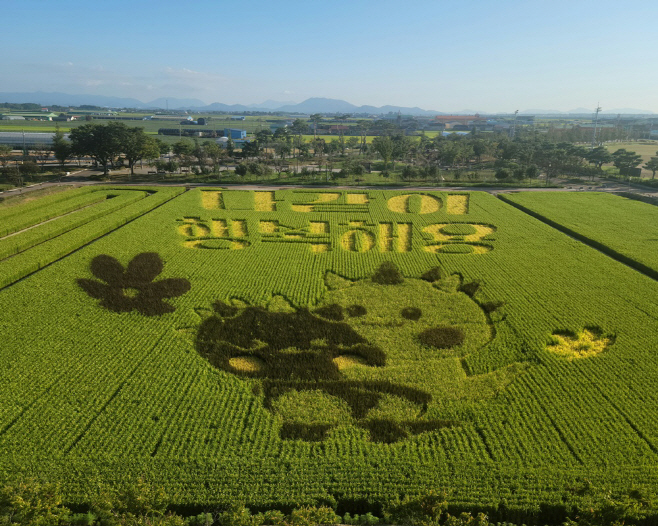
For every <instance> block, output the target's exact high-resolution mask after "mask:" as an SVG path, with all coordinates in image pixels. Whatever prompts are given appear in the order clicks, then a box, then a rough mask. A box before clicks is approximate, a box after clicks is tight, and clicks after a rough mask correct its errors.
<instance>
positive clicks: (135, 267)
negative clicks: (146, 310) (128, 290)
mask: <svg viewBox="0 0 658 526" xmlns="http://www.w3.org/2000/svg"><path fill="white" fill-rule="evenodd" d="M163 266H164V265H163V263H162V259H160V256H159V255H158V254H156V253H155V252H143V253H142V254H137V255H136V256H135V257H134V258H133V259H132V261H131V262H130V263H128V270H127V271H126V280H127V281H126V284H127V285H128V286H134V285H135V284H140V283H141V284H144V283H149V282H151V281H153V280H154V279H155V277H156V276H157V275H158V274H160V272H162V268H163Z"/></svg>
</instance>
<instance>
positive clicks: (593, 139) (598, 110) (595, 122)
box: [592, 102, 601, 148]
mask: <svg viewBox="0 0 658 526" xmlns="http://www.w3.org/2000/svg"><path fill="white" fill-rule="evenodd" d="M600 111H601V106H599V103H598V102H597V103H596V116H595V118H594V133H593V134H592V148H596V127H597V125H598V123H599V112H600Z"/></svg>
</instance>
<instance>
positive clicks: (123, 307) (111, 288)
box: [77, 252, 190, 316]
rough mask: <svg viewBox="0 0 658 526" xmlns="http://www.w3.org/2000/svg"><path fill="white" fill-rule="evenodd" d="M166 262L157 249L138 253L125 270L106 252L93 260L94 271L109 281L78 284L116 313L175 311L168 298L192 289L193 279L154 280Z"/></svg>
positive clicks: (86, 280) (80, 281)
mask: <svg viewBox="0 0 658 526" xmlns="http://www.w3.org/2000/svg"><path fill="white" fill-rule="evenodd" d="M163 266H164V264H163V262H162V259H160V256H159V255H158V254H156V253H155V252H144V253H142V254H138V255H137V256H135V257H134V258H133V259H132V261H131V262H130V263H128V268H126V269H124V268H123V265H122V264H121V263H119V261H117V260H116V259H115V258H113V257H112V256H108V255H105V254H102V255H100V256H96V257H95V258H94V259H93V260H92V262H91V273H92V274H93V275H94V276H96V277H97V278H98V279H100V280H102V281H104V282H105V283H100V282H99V281H95V280H92V279H78V280H77V282H78V285H80V287H82V289H83V290H84V291H85V292H86V293H87V294H89V295H90V296H91V297H92V298H96V299H98V300H101V302H100V305H101V306H102V307H105V308H106V309H108V310H111V311H113V312H130V311H132V310H136V311H138V312H139V313H141V314H143V315H144V316H159V315H162V314H166V313H168V312H174V310H176V308H175V307H173V306H172V305H169V304H168V303H166V302H165V301H163V300H164V298H174V297H176V296H181V295H183V294H185V293H186V292H187V291H188V290H190V282H189V281H187V280H186V279H182V278H169V279H163V280H160V281H153V280H154V279H155V278H156V277H157V276H158V274H160V273H161V272H162V268H163Z"/></svg>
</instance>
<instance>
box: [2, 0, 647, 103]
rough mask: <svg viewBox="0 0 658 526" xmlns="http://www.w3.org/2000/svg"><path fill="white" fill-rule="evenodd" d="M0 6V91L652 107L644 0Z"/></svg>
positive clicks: (22, 2) (19, 2) (38, 2)
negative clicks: (0, 8)
mask: <svg viewBox="0 0 658 526" xmlns="http://www.w3.org/2000/svg"><path fill="white" fill-rule="evenodd" d="M0 6H2V13H3V17H2V18H3V25H2V31H1V32H0V49H2V53H0V92H8V91H61V92H66V93H74V94H77V93H96V94H101V95H111V96H120V97H133V98H136V99H139V100H141V101H144V102H148V101H151V100H154V99H156V98H159V97H169V98H174V97H176V98H197V99H200V100H202V101H204V102H206V103H210V102H224V103H227V104H235V103H241V104H249V103H260V102H263V101H264V100H267V99H274V100H278V101H294V102H301V101H303V100H305V99H307V98H309V97H329V98H336V99H343V100H347V101H348V102H351V103H353V104H357V105H361V104H371V105H375V106H381V105H384V104H393V105H401V106H419V107H421V108H425V109H433V110H438V111H456V110H463V109H473V110H481V111H491V112H494V111H513V110H515V109H520V110H524V109H530V108H542V109H555V110H570V109H573V108H577V107H586V108H594V107H595V106H596V103H597V102H600V104H601V106H602V107H603V108H604V109H613V108H638V109H645V110H651V111H654V112H656V113H658V30H657V29H656V21H657V20H658V1H656V0H636V1H633V0H629V1H626V2H619V1H618V0H617V1H610V0H598V1H589V0H571V1H562V0H525V1H518V0H459V1H453V0H406V1H401V0H397V1H389V0H372V1H371V0H362V1H359V0H352V1H341V0H334V1H318V0H306V1H303V2H302V1H287V0H267V1H260V0H251V1H248V2H236V1H231V2H229V1H224V0H221V1H220V0H214V1H209V0H190V1H187V2H183V1H169V0H162V1H157V2H156V1H148V2H147V1H140V0H132V1H124V0H102V1H89V0H86V1H79V0H58V1H57V2H52V1H47V0H2V1H1V2H0Z"/></svg>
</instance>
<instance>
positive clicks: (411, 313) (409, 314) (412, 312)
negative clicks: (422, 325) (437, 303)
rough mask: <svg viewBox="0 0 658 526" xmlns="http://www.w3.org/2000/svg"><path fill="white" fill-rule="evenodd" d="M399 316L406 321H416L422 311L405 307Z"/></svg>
mask: <svg viewBox="0 0 658 526" xmlns="http://www.w3.org/2000/svg"><path fill="white" fill-rule="evenodd" d="M400 314H402V317H403V318H405V319H407V320H412V321H418V320H419V319H420V317H421V316H422V315H423V311H421V310H420V309H419V308H417V307H405V308H404V309H402V312H401V313H400Z"/></svg>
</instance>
